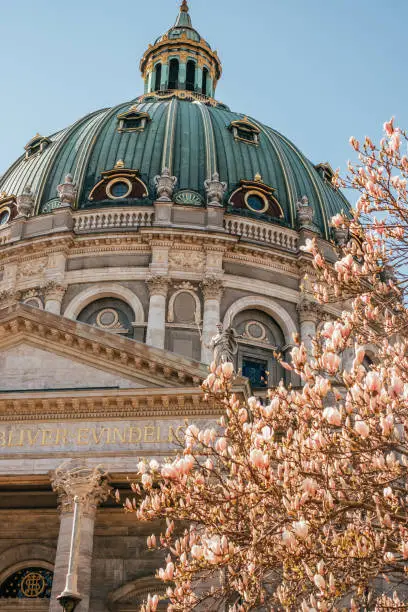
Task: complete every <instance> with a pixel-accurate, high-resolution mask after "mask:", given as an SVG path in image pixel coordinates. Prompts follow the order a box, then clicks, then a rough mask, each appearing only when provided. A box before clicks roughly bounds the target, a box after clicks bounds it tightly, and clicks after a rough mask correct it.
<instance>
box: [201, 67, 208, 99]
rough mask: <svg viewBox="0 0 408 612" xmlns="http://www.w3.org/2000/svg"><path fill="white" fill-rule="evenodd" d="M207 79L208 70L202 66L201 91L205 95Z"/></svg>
mask: <svg viewBox="0 0 408 612" xmlns="http://www.w3.org/2000/svg"><path fill="white" fill-rule="evenodd" d="M207 80H208V70H207V68H204V70H203V86H202V92H203V94H204V95H205V96H206V95H207Z"/></svg>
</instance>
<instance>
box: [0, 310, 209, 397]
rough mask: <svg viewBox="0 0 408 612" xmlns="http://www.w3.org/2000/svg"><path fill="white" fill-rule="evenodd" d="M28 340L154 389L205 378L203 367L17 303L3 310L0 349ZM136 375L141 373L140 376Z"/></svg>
mask: <svg viewBox="0 0 408 612" xmlns="http://www.w3.org/2000/svg"><path fill="white" fill-rule="evenodd" d="M24 340H25V341H28V342H30V343H31V344H35V345H36V346H39V347H40V348H43V349H44V350H47V351H53V352H55V353H57V354H62V355H64V356H67V355H68V356H71V357H72V358H73V359H75V360H77V361H79V362H83V363H86V364H88V365H91V366H94V367H98V368H99V369H101V368H104V369H106V370H107V371H110V372H112V371H113V372H115V373H119V374H120V375H121V376H124V377H127V378H129V379H130V380H135V381H139V382H140V379H141V378H142V379H144V380H148V381H149V383H150V385H151V386H153V387H154V386H158V387H164V386H167V385H166V384H165V381H167V382H168V384H169V385H171V386H173V385H174V386H175V387H179V388H180V387H185V386H193V387H194V386H198V385H199V384H200V383H201V381H202V380H203V379H204V378H205V377H206V375H207V369H206V368H205V366H203V365H202V364H199V363H196V362H193V361H189V360H188V359H186V358H182V357H180V356H176V355H173V354H172V353H169V352H168V351H164V350H160V349H154V348H152V347H148V346H146V345H145V344H142V343H139V342H136V341H134V340H129V339H128V338H123V337H117V336H115V335H113V334H110V333H109V332H105V331H103V330H100V329H97V328H95V327H90V326H88V325H86V324H83V323H79V322H77V321H71V320H70V319H67V318H65V317H61V316H59V315H54V314H51V313H49V312H45V311H39V310H38V309H34V308H30V307H28V306H24V305H23V304H14V305H12V306H8V307H6V308H3V309H1V310H0V348H7V347H8V346H12V345H14V344H16V343H17V342H20V341H24ZM136 373H137V375H136Z"/></svg>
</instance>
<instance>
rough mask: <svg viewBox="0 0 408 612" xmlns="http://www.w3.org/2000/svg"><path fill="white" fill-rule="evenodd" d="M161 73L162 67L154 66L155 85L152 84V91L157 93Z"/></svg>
mask: <svg viewBox="0 0 408 612" xmlns="http://www.w3.org/2000/svg"><path fill="white" fill-rule="evenodd" d="M161 73H162V65H161V64H157V66H156V76H155V83H154V90H155V91H159V89H160V83H161Z"/></svg>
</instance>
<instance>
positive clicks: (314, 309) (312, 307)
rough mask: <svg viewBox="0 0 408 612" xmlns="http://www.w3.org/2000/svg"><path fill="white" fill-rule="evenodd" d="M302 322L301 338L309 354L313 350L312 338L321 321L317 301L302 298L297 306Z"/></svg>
mask: <svg viewBox="0 0 408 612" xmlns="http://www.w3.org/2000/svg"><path fill="white" fill-rule="evenodd" d="M297 311H298V313H299V323H300V340H301V341H302V342H303V343H304V345H305V347H306V349H307V351H308V353H309V354H311V352H312V340H313V338H314V337H315V335H316V329H317V323H318V322H319V314H320V311H319V305H318V304H317V303H316V302H310V301H309V300H302V301H301V302H300V304H299V305H298V307H297Z"/></svg>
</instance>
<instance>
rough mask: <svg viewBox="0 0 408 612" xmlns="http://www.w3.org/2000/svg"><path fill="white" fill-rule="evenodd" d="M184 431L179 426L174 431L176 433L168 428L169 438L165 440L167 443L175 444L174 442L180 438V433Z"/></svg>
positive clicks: (182, 426) (181, 426)
mask: <svg viewBox="0 0 408 612" xmlns="http://www.w3.org/2000/svg"><path fill="white" fill-rule="evenodd" d="M183 429H184V425H179V426H178V427H177V429H176V431H174V429H173V427H172V426H170V427H169V437H168V439H167V441H168V442H175V441H176V440H179V439H180V437H181V433H182V431H183Z"/></svg>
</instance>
